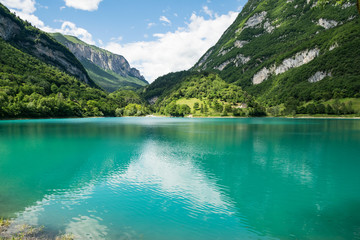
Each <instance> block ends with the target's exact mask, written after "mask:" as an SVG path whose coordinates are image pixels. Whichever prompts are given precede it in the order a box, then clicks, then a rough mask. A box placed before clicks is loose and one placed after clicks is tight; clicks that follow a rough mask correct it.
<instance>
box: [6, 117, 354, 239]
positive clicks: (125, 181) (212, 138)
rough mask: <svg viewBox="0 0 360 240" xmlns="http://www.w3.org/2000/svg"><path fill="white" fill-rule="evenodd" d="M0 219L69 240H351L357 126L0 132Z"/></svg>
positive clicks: (163, 123) (164, 124) (61, 127)
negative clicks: (70, 236) (72, 238)
mask: <svg viewBox="0 0 360 240" xmlns="http://www.w3.org/2000/svg"><path fill="white" fill-rule="evenodd" d="M0 217H5V218H14V219H15V220H14V221H15V223H16V224H22V223H27V224H32V225H35V226H36V225H37V226H41V225H43V226H45V230H46V231H48V232H52V233H55V234H65V233H72V234H73V235H74V236H75V237H76V238H78V239H90V238H92V239H150V240H153V239H160V240H161V239H166V240H167V239H204V240H205V239H206V240H208V239H360V121H359V120H335V119H279V118H273V119H272V118H253V119H251V118H249V119H177V118H98V119H65V120H57V119H54V120H21V121H1V122H0Z"/></svg>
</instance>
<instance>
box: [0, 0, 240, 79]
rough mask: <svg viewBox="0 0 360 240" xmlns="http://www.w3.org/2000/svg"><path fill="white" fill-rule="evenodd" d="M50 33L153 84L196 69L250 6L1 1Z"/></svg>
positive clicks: (204, 0) (222, 1)
mask: <svg viewBox="0 0 360 240" xmlns="http://www.w3.org/2000/svg"><path fill="white" fill-rule="evenodd" d="M0 2H1V3H3V4H4V5H5V6H7V7H9V8H10V9H11V10H12V11H13V12H16V14H17V15H18V16H20V17H21V18H23V19H26V20H28V21H30V22H31V23H32V24H33V25H35V26H37V27H39V28H40V29H42V30H44V31H47V32H62V33H64V34H69V35H74V36H77V37H79V38H80V39H82V40H84V41H86V42H88V43H90V44H94V45H97V46H99V47H102V48H105V49H107V50H109V51H112V52H114V53H117V54H120V55H123V56H124V57H125V58H126V59H128V61H129V62H130V64H131V65H132V66H133V67H136V68H138V69H139V70H140V71H141V73H142V74H143V75H144V76H145V78H146V79H147V80H149V81H150V82H151V81H153V80H154V79H155V78H156V77H158V76H161V75H163V74H166V73H168V72H173V71H179V70H185V69H188V68H190V67H192V66H193V65H194V64H195V63H196V62H197V61H198V60H199V58H200V57H201V56H202V55H203V54H204V53H205V52H206V50H207V49H208V48H210V47H211V46H212V45H214V44H215V43H216V41H217V40H218V39H219V37H220V36H221V34H222V33H223V32H224V31H225V30H226V28H227V27H229V25H230V24H231V23H232V22H233V21H234V20H235V18H236V16H237V15H238V13H239V11H241V8H242V6H244V5H245V3H246V0H196V1H194V0H182V1H175V0H156V1H149V0H133V1H128V0H127V1H125V0H0Z"/></svg>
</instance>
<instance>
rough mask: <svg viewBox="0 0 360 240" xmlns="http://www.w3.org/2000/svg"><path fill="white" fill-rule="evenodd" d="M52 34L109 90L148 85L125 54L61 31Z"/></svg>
mask: <svg viewBox="0 0 360 240" xmlns="http://www.w3.org/2000/svg"><path fill="white" fill-rule="evenodd" d="M51 36H52V37H54V38H55V39H56V40H57V41H59V42H60V43H62V44H63V45H64V46H65V47H67V48H68V49H69V50H70V51H71V52H72V53H73V54H74V55H75V56H76V58H77V59H78V60H79V61H80V62H81V63H82V64H83V65H84V67H85V69H86V70H87V71H88V73H89V75H90V76H91V77H92V78H93V79H94V80H95V82H96V83H97V84H98V85H100V86H101V87H102V88H104V89H106V90H107V91H110V92H113V91H116V90H118V89H119V88H123V87H134V88H140V87H143V86H146V85H148V82H147V81H146V80H145V78H144V77H143V76H142V75H141V74H140V72H139V71H138V70H137V69H135V68H131V67H130V64H129V62H128V61H127V60H126V59H125V58H124V57H123V56H121V55H118V54H114V53H112V52H110V51H107V50H105V49H102V48H99V47H97V46H94V45H90V44H87V43H85V42H83V41H81V40H80V39H78V38H76V37H74V36H70V35H62V34H60V33H52V34H51ZM94 65H95V66H94Z"/></svg>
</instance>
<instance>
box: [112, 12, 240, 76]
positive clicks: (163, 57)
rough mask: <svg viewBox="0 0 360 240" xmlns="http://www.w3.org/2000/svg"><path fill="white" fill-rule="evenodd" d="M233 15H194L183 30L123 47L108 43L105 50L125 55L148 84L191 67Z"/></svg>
mask: <svg viewBox="0 0 360 240" xmlns="http://www.w3.org/2000/svg"><path fill="white" fill-rule="evenodd" d="M237 15H238V12H229V13H228V14H226V15H221V16H216V15H215V18H213V19H205V18H204V17H202V16H197V15H196V14H195V13H194V14H193V15H192V16H191V18H190V23H188V24H187V26H186V27H185V28H178V29H177V30H176V31H174V32H167V33H163V34H160V33H158V34H154V37H156V39H155V40H153V41H139V42H133V43H128V44H124V45H122V44H119V43H117V42H110V43H108V44H107V45H106V47H105V48H106V49H107V50H109V51H112V52H114V53H117V54H121V55H123V56H125V57H126V58H127V59H128V61H129V62H130V63H131V65H132V66H134V67H136V68H138V69H139V70H140V71H141V73H142V74H143V75H144V76H145V77H146V79H147V80H149V81H150V82H152V81H153V80H155V79H156V78H157V77H159V76H161V75H164V74H167V73H169V72H174V71H180V70H185V69H189V68H190V67H192V66H193V65H194V64H195V63H196V62H197V61H198V60H199V58H200V57H201V56H202V55H203V54H204V53H205V52H206V51H207V50H208V49H209V48H210V47H211V46H213V45H214V44H215V43H216V42H217V41H218V40H219V38H220V37H221V35H222V34H223V32H224V31H225V30H226V29H227V28H228V27H229V26H230V24H232V23H233V21H234V20H235V19H236V17H237Z"/></svg>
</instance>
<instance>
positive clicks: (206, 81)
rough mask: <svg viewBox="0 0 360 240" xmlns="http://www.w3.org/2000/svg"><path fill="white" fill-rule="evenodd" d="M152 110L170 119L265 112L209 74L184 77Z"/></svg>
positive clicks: (256, 114) (250, 97)
mask: <svg viewBox="0 0 360 240" xmlns="http://www.w3.org/2000/svg"><path fill="white" fill-rule="evenodd" d="M175 75H176V74H175ZM180 75H181V73H180ZM157 81H159V80H157ZM156 107H157V112H158V113H160V114H164V115H171V116H185V115H190V114H192V115H193V116H264V115H265V108H264V107H262V106H261V105H260V104H259V103H258V102H257V101H256V100H255V99H254V98H253V97H252V96H250V95H249V94H248V93H247V92H245V91H243V90H242V89H241V87H239V86H236V85H234V84H229V83H226V82H225V81H224V80H223V79H221V78H220V77H219V76H218V75H217V74H213V73H192V74H190V75H188V76H185V77H184V78H183V79H182V81H180V82H179V83H177V84H175V85H173V87H172V88H170V89H168V90H167V91H166V93H165V94H164V95H162V97H160V98H159V99H158V100H157V104H156Z"/></svg>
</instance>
